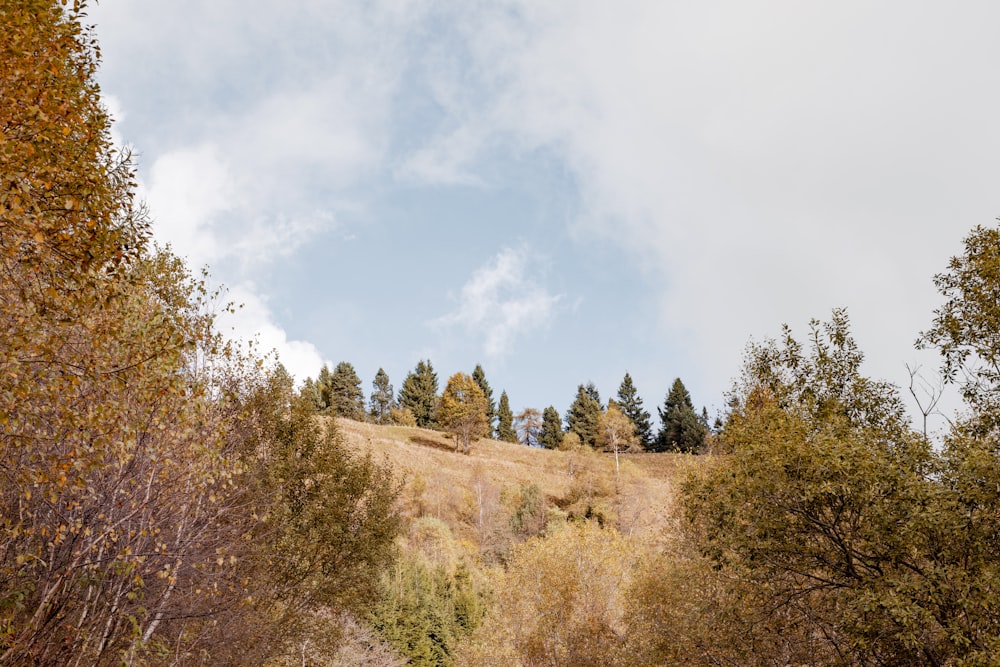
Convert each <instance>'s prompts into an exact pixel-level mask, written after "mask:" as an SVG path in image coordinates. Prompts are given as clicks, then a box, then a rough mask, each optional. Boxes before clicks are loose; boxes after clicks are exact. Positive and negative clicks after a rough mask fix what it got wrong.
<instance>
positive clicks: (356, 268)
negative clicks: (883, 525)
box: [88, 0, 1000, 417]
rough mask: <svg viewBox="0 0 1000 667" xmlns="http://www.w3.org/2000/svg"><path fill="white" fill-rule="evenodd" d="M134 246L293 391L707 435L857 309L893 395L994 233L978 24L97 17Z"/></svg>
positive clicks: (989, 89)
mask: <svg viewBox="0 0 1000 667" xmlns="http://www.w3.org/2000/svg"><path fill="white" fill-rule="evenodd" d="M88 20H89V21H90V22H91V23H93V24H94V25H95V26H96V30H97V36H98V38H99V40H100V43H101V49H102V57H103V64H102V68H101V71H100V75H99V79H100V82H101V86H102V90H103V94H104V96H105V100H106V103H107V106H108V107H109V109H110V110H111V112H112V114H113V115H114V117H115V118H116V119H117V122H116V125H115V136H116V139H117V140H118V141H120V142H122V143H124V144H127V145H130V146H132V147H133V149H134V151H135V155H136V157H137V160H138V173H139V178H140V182H141V186H140V196H141V197H143V198H144V199H145V200H146V201H147V202H148V205H149V208H150V211H151V214H152V217H153V219H154V235H155V237H156V238H157V239H158V240H159V241H160V242H162V243H169V244H170V245H171V247H172V248H173V249H174V251H175V252H177V253H178V254H180V255H182V256H184V257H186V258H187V260H188V262H189V264H190V265H191V266H192V267H195V268H197V267H201V266H208V267H209V270H210V272H211V275H212V279H213V281H215V282H216V283H218V284H223V285H225V286H226V287H227V288H228V289H229V297H230V298H231V299H233V300H234V301H236V302H239V303H242V304H243V308H242V309H241V310H240V312H239V314H238V315H237V316H236V317H235V318H231V319H230V320H227V321H225V322H223V323H222V326H223V328H224V329H225V330H226V331H228V332H230V333H231V334H232V335H234V336H239V337H247V336H256V337H257V339H258V341H259V343H260V345H261V346H263V347H264V348H267V349H271V348H273V349H275V350H276V351H277V352H278V354H279V356H280V359H281V361H282V362H283V363H284V364H285V366H286V367H287V368H288V369H289V370H290V371H292V372H293V373H294V374H295V375H296V377H298V378H299V379H300V380H301V379H304V378H305V377H308V376H314V375H315V374H316V373H317V372H318V371H319V368H320V367H321V366H322V364H324V363H328V364H330V365H333V364H336V363H337V362H339V361H349V362H350V363H352V364H353V365H354V367H355V368H356V369H357V371H358V374H359V376H360V377H361V379H362V382H363V387H364V389H365V392H366V394H367V393H368V392H370V390H371V382H372V380H373V379H374V376H375V373H376V371H377V370H378V368H379V367H382V368H384V369H385V370H386V372H388V374H389V376H390V380H391V381H392V382H393V384H394V386H395V388H396V390H397V391H398V389H399V388H400V386H401V385H402V382H403V379H404V377H405V375H406V374H407V373H408V372H409V371H410V370H412V369H413V368H414V366H415V365H416V363H417V361H418V360H420V359H430V360H431V362H432V364H433V366H434V368H435V370H436V371H437V374H438V377H439V382H440V384H441V387H442V388H443V386H444V384H445V382H446V381H447V378H448V377H449V376H450V375H451V374H452V373H455V372H458V371H463V372H467V373H471V371H472V369H473V368H474V367H475V365H476V364H477V363H481V364H482V365H483V367H484V369H485V372H486V377H487V380H488V381H489V382H490V384H491V386H492V388H493V391H494V397H495V398H498V397H499V395H500V392H501V391H502V390H506V391H507V393H508V395H509V397H510V402H511V405H512V407H513V408H514V410H515V411H518V410H520V409H522V408H524V407H529V406H530V407H535V408H538V409H541V408H543V407H545V406H547V405H553V406H555V407H556V408H557V409H558V410H559V411H560V413H564V411H565V410H566V408H567V407H568V406H569V404H570V403H571V402H572V400H573V398H574V396H575V393H576V388H577V386H578V385H579V384H581V383H587V382H593V383H594V384H595V385H596V386H597V388H598V389H599V391H600V393H601V396H602V398H604V399H607V398H608V397H611V396H613V395H614V394H615V393H616V392H617V389H618V386H619V384H620V383H621V380H622V377H623V375H624V374H625V372H626V371H628V372H629V373H630V374H631V375H632V377H633V379H634V381H635V384H636V387H637V388H638V391H639V393H640V395H641V396H642V398H643V399H644V402H645V406H646V408H647V409H648V410H649V411H650V412H651V413H653V415H654V417H655V415H656V407H657V406H659V405H662V403H663V400H664V397H665V395H666V393H667V391H668V390H669V388H670V385H671V384H672V382H673V380H674V378H675V377H680V378H681V379H682V380H683V381H684V383H685V385H686V386H687V387H688V389H689V390H690V392H691V395H692V398H693V401H694V403H695V405H696V407H699V408H700V407H701V406H702V405H704V406H706V407H708V409H709V412H710V414H711V415H715V414H716V413H717V411H718V410H720V409H721V408H722V407H723V406H724V404H725V397H724V396H725V392H726V391H727V390H728V389H729V388H730V387H731V386H732V382H733V380H734V378H736V376H737V375H738V374H739V371H740V366H741V361H742V359H743V357H744V353H745V350H746V346H747V344H748V343H749V342H750V341H751V340H754V341H762V340H765V339H767V338H769V337H773V336H776V335H778V334H779V333H780V327H781V325H782V324H783V323H787V324H789V325H790V326H791V327H792V329H793V331H794V332H795V333H796V334H797V335H798V336H799V337H800V338H802V337H804V336H805V335H806V334H807V331H808V323H809V321H810V319H811V318H819V319H828V318H829V315H830V312H831V310H832V309H833V308H837V307H844V308H847V310H848V313H849V315H850V318H851V321H852V329H853V331H854V334H855V337H856V339H857V341H858V343H859V345H860V347H861V349H862V350H863V351H864V352H865V353H866V364H865V369H864V370H865V372H866V373H867V374H869V375H871V376H873V377H876V378H880V379H886V380H889V381H891V382H894V383H896V384H898V385H900V386H901V388H902V390H903V392H904V394H905V393H906V392H907V390H906V387H907V386H908V385H909V381H910V378H909V374H908V372H907V364H909V365H910V366H911V367H913V366H917V365H919V366H921V368H922V369H923V371H924V372H925V373H927V374H928V376H929V377H931V378H932V379H933V373H934V371H935V368H936V364H937V360H936V359H935V357H934V356H933V355H931V354H929V353H919V352H917V351H916V350H914V346H913V344H914V340H915V339H916V338H917V336H918V334H919V333H920V331H922V330H924V329H927V328H928V327H929V325H930V323H931V319H932V317H933V312H934V309H935V308H936V307H938V305H940V303H941V298H940V296H939V295H938V294H937V292H936V291H935V288H934V285H933V282H932V278H933V276H934V274H936V273H939V272H941V271H943V270H944V269H945V268H946V266H947V261H948V259H949V257H951V256H953V255H956V254H959V253H960V252H961V250H962V240H963V238H964V237H965V235H966V234H967V233H968V232H969V231H970V230H971V229H972V228H973V227H975V226H976V225H984V226H989V225H992V224H994V220H995V218H996V216H997V215H998V214H1000V189H998V183H1000V121H998V119H1000V68H997V66H996V64H997V63H998V62H1000V40H997V39H996V36H995V34H994V33H995V27H996V26H997V25H1000V5H998V4H996V3H993V2H963V3H940V2H922V1H913V0H909V1H907V2H879V3H871V2H861V1H852V0H846V1H842V2H837V3H818V2H802V1H801V0H794V1H792V0H789V1H785V2H745V1H742V0H739V1H737V0H733V1H731V2H721V1H711V0H707V1H704V2H697V3H681V2H673V1H667V0H664V1H652V0H647V1H633V0H619V1H617V2H614V3H611V2H598V1H591V0H550V1H546V2H538V1H537V0H495V1H493V2H485V1H478V0H440V1H436V2H435V1H430V0H393V1H386V0H322V1H320V0H284V1H283V2H280V3H279V2H274V1H271V2H264V1H263V0H212V2H204V1H202V0H172V1H171V2H152V1H150V0H102V2H100V4H99V5H95V6H92V7H90V10H89V19H88Z"/></svg>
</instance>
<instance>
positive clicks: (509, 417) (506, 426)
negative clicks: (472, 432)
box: [497, 391, 517, 442]
mask: <svg viewBox="0 0 1000 667" xmlns="http://www.w3.org/2000/svg"><path fill="white" fill-rule="evenodd" d="M497 440H500V441H501V442H517V432H516V431H515V430H514V413H513V411H511V409H510V401H509V400H508V399H507V392H506V391H504V392H501V393H500V407H498V408H497Z"/></svg>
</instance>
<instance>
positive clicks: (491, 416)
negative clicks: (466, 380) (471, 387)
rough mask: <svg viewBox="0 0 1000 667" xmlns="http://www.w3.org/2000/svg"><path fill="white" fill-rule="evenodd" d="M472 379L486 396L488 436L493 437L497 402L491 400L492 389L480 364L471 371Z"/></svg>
mask: <svg viewBox="0 0 1000 667" xmlns="http://www.w3.org/2000/svg"><path fill="white" fill-rule="evenodd" d="M472 379H473V380H475V381H476V384H478V385H479V388H480V389H482V390H483V396H485V397H486V422H487V425H488V427H489V433H488V435H489V437H491V438H492V437H493V433H494V428H495V427H494V425H495V423H496V420H497V404H496V402H495V401H494V400H493V389H492V388H491V387H490V383H489V382H487V381H486V373H485V372H484V371H483V367H482V365H481V364H476V369H475V370H474V371H472Z"/></svg>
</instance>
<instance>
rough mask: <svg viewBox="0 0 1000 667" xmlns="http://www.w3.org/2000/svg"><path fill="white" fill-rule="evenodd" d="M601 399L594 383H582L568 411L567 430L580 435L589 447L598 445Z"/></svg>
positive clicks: (581, 440) (581, 439)
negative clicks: (585, 384)
mask: <svg viewBox="0 0 1000 667" xmlns="http://www.w3.org/2000/svg"><path fill="white" fill-rule="evenodd" d="M601 410H602V409H601V400H600V396H599V395H598V393H597V388H596V387H594V385H593V383H589V384H587V386H584V385H582V384H581V385H580V386H579V387H577V390H576V399H575V400H574V401H573V404H572V405H570V406H569V410H567V411H566V430H567V431H572V432H573V433H576V434H577V435H578V436H580V442H582V443H583V444H584V445H587V446H588V447H596V446H597V437H598V432H599V429H598V420H599V419H600V416H601Z"/></svg>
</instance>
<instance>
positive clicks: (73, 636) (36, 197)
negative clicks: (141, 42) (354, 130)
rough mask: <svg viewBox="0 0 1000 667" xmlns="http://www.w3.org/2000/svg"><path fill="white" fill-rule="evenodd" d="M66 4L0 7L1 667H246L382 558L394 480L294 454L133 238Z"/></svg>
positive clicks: (134, 214) (270, 368) (115, 159)
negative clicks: (174, 665) (188, 666)
mask: <svg viewBox="0 0 1000 667" xmlns="http://www.w3.org/2000/svg"><path fill="white" fill-rule="evenodd" d="M85 4H86V3H85V2H74V3H69V5H70V6H69V7H65V6H64V3H60V2H56V1H55V0H51V1H50V0H17V1H14V0H0V20H2V24H3V31H0V90H3V100H4V101H3V104H0V132H2V135H0V174H2V175H3V177H2V179H0V275H2V276H3V278H2V279H0V377H3V382H2V383H0V477H2V483H0V664H2V665H29V664H31V665H48V664H87V665H111V664H116V665H117V664H151V663H158V662H162V661H163V660H174V661H188V660H195V661H197V662H203V663H206V664H218V665H236V664H266V663H268V662H269V661H270V660H269V659H270V658H271V657H273V656H274V655H275V654H276V653H278V652H280V651H281V650H282V648H283V647H282V646H281V645H280V643H279V642H274V641H272V639H273V637H275V636H277V635H278V632H279V629H280V632H281V633H283V634H282V636H284V637H287V636H289V635H292V634H294V633H295V632H296V631H297V630H296V624H295V618H296V616H297V615H298V614H299V613H301V612H306V611H310V610H312V609H314V608H315V605H318V604H324V605H326V604H337V605H340V604H348V603H349V600H351V599H355V597H356V596H355V594H354V593H355V592H359V591H361V590H363V589H364V587H365V586H364V585H360V586H359V587H358V588H355V587H354V585H355V584H360V582H361V579H365V578H366V577H363V576H362V577H360V579H356V578H355V577H354V575H355V574H359V573H362V572H365V571H369V572H370V571H375V570H378V569H379V568H380V567H381V565H383V564H384V560H383V558H384V557H385V556H386V555H388V554H389V553H390V551H389V549H388V546H389V545H391V543H392V541H393V538H394V535H393V534H392V533H393V531H392V530H386V531H385V532H384V533H382V534H383V535H384V537H385V540H382V541H381V546H378V544H377V542H378V541H379V540H377V539H374V538H373V536H372V531H376V532H380V529H379V528H378V527H376V526H374V525H372V524H369V523H368V518H372V517H374V516H375V515H376V514H378V513H379V512H385V511H388V514H385V515H383V517H384V518H386V519H387V523H385V524H382V527H386V526H390V524H392V521H393V517H394V514H392V507H393V501H394V499H395V498H394V496H393V495H392V493H393V492H392V489H393V488H394V484H392V483H391V479H389V478H388V477H386V476H383V475H381V474H378V473H377V472H376V473H373V474H370V475H366V474H365V469H366V466H365V465H363V464H362V463H359V461H358V460H356V459H350V463H347V464H345V465H343V466H339V467H334V466H327V465H325V464H324V465H316V466H313V464H316V463H319V462H320V461H323V462H329V457H330V456H332V454H330V452H329V451H326V450H323V448H322V447H319V449H320V450H321V451H316V449H317V448H314V447H313V445H314V444H316V443H314V442H313V441H309V440H308V439H300V438H298V437H297V436H295V433H294V428H291V426H292V422H293V421H294V420H293V419H292V418H291V417H289V415H288V414H287V412H288V411H290V410H291V409H292V403H293V399H292V391H291V384H292V383H291V379H290V378H289V376H288V374H287V373H286V372H284V370H283V369H282V368H281V367H280V365H274V364H269V363H268V360H266V359H255V358H252V357H248V356H244V355H242V354H240V353H239V352H238V351H237V349H236V348H235V347H234V346H232V345H230V344H228V343H226V342H225V340H224V339H223V338H222V337H221V336H220V335H219V333H218V332H217V331H216V330H215V329H214V322H213V318H212V316H211V315H210V313H212V312H215V311H217V310H219V309H224V308H227V306H225V305H224V304H223V305H221V306H220V304H219V303H218V302H217V300H218V298H219V297H218V294H213V293H210V292H209V291H208V290H207V288H206V287H205V283H206V280H207V277H206V276H205V275H204V274H203V275H202V276H201V278H196V277H193V276H191V274H190V273H189V272H188V271H187V269H186V268H185V267H184V264H183V261H181V260H180V259H179V258H177V257H176V256H174V255H172V254H171V253H170V252H169V251H166V250H162V249H158V248H156V247H151V246H150V244H149V243H148V238H149V226H148V221H147V220H146V219H145V217H144V215H143V212H142V207H141V206H140V205H138V204H136V203H135V201H134V199H133V190H134V188H135V178H134V173H133V168H132V166H131V163H130V161H129V160H128V156H127V155H122V154H119V153H116V152H115V151H114V149H113V147H112V142H111V139H110V136H109V127H110V120H109V118H108V116H107V114H106V112H105V111H104V108H103V106H102V105H101V100H100V95H99V91H98V87H97V84H96V81H95V79H94V73H95V70H96V66H97V45H96V42H95V40H94V39H93V35H92V33H91V32H90V30H88V29H85V28H84V27H82V25H81V20H82V18H83V16H84V13H83V12H84V10H85ZM304 403H305V399H301V400H299V401H296V402H295V407H296V409H297V410H298V413H299V415H300V416H301V415H306V416H305V417H302V418H301V419H300V422H301V423H302V424H306V425H312V426H315V427H318V426H319V425H318V423H317V422H318V420H316V419H315V418H314V415H313V414H312V411H311V409H309V408H308V407H306V406H304V405H303V404H304ZM327 433H328V436H327V437H330V436H329V434H331V433H333V431H332V430H331V431H327ZM321 444H322V443H321ZM283 446H284V449H282V447H283ZM307 450H308V451H307ZM279 451H281V452H283V453H288V454H289V456H288V457H286V458H285V459H282V460H281V462H279V461H278V460H279V459H281V457H280V456H278V452H279ZM340 453H341V454H345V456H346V452H345V451H344V450H341V451H340ZM289 459H291V464H292V465H293V466H296V467H297V466H300V465H302V466H305V467H304V468H301V469H299V468H296V469H299V470H303V471H304V470H308V472H307V473H306V476H304V477H303V476H299V477H295V476H294V475H292V474H290V473H291V472H293V471H291V470H290V469H289V467H288V466H287V465H283V463H285V462H288V461H289ZM345 460H347V459H345ZM270 464H275V465H273V466H272V465H270ZM310 466H312V467H310ZM377 468H378V467H377ZM367 469H368V470H372V469H371V468H367ZM378 470H387V469H384V468H378ZM286 473H289V474H287V475H286ZM272 482H274V483H272ZM313 489H315V490H316V493H312V490H313ZM369 492H370V493H369ZM310 494H312V495H310ZM317 494H318V496H319V497H318V498H317ZM379 494H382V495H381V496H379V498H382V499H385V500H387V501H388V502H380V500H379V498H376V497H375V496H378V495H379ZM324 501H326V502H333V503H336V505H337V506H336V507H333V508H323V507H322V503H323V502H324ZM314 503H318V505H317V504H314ZM379 508H380V509H379ZM319 509H321V510H322V511H321V512H317V510H319ZM285 510H289V511H288V512H286V511H285ZM327 510H329V511H327ZM371 512H375V514H371ZM317 513H321V514H322V516H319V517H317V516H315V514H317ZM338 513H339V514H338ZM279 516H280V517H281V521H280V523H279V522H277V521H276V518H277V517H279ZM306 517H308V519H307V520H300V519H304V518H306ZM366 517H367V518H366ZM313 519H315V521H314V520H313ZM338 522H339V525H338V526H337V527H336V529H334V528H331V526H332V525H333V524H334V523H338ZM390 527H391V526H390ZM370 538H371V539H370ZM286 539H292V540H293V541H294V542H295V546H296V548H295V549H292V550H289V551H287V552H285V551H284V550H275V549H277V547H278V545H281V544H284V543H285V540H286ZM379 539H381V538H379ZM386 540H387V541H386ZM349 544H353V545H354V546H358V545H359V544H363V545H364V548H363V549H360V550H351V549H348V552H349V553H347V555H348V556H349V558H348V560H347V561H346V562H345V561H342V560H341V559H340V558H339V557H338V555H337V553H336V552H337V551H338V550H339V549H340V547H344V546H345V545H349ZM338 545H339V546H338ZM372 549H374V551H371V550H372ZM373 553H379V554H380V555H379V556H378V557H376V558H375V559H374V560H371V559H369V556H371V555H372V554H373ZM310 563H311V564H312V565H317V566H318V567H307V568H305V569H304V570H302V569H298V568H299V567H300V566H301V565H303V564H310ZM286 568H292V569H286ZM324 568H326V569H324ZM294 572H305V574H306V576H305V577H295V576H286V575H288V574H290V573H294ZM338 582H339V583H338ZM168 654H169V655H170V656H171V657H170V658H166V657H165V656H167V655H168ZM195 656H197V657H195Z"/></svg>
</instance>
